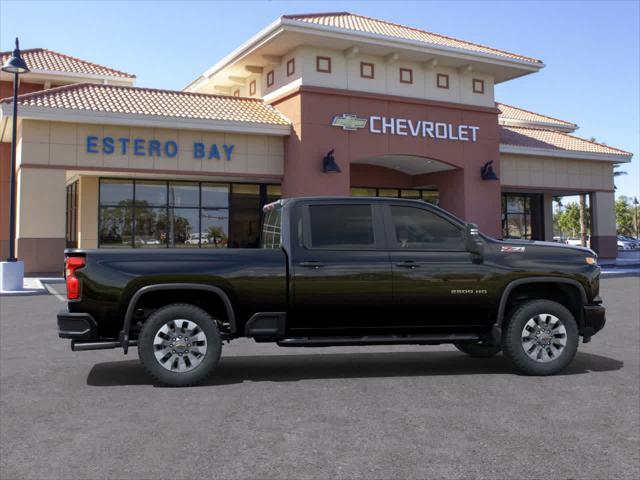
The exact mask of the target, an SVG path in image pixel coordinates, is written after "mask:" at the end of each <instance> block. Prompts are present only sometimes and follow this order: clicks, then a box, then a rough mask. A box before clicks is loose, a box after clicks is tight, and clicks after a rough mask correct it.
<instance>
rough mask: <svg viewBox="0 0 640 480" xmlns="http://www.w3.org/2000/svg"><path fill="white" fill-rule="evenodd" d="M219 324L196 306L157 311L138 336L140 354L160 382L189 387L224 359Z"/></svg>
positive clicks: (203, 377)
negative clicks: (221, 356) (221, 355)
mask: <svg viewBox="0 0 640 480" xmlns="http://www.w3.org/2000/svg"><path fill="white" fill-rule="evenodd" d="M221 350H222V342H221V340H220V334H219V332H218V327H217V325H216V322H215V320H214V319H213V318H211V316H210V315H209V314H208V313H207V312H205V311H204V310H202V309H201V308H198V307H196V306H194V305H189V304H183V303H175V304H171V305H167V306H166V307H162V308H160V309H159V310H157V311H155V312H154V313H153V314H151V316H150V317H149V318H148V319H147V321H146V322H145V324H144V325H143V326H142V330H141V331H140V335H139V336H138V355H139V357H140V361H141V362H142V365H143V366H144V368H145V370H146V371H147V372H148V373H149V374H150V375H151V376H152V377H153V378H154V379H156V380H157V381H158V382H160V383H162V384H164V385H168V386H172V387H185V386H189V385H194V384H196V383H198V382H201V381H202V380H204V379H205V378H206V377H207V376H209V374H210V373H211V372H212V371H213V369H214V368H215V366H216V365H217V364H218V360H219V359H220V352H221Z"/></svg>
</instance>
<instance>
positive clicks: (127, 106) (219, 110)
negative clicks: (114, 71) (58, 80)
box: [0, 83, 290, 125]
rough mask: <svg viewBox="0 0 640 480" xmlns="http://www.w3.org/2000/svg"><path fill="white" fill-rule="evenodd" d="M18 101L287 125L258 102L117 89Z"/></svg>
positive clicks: (82, 86)
mask: <svg viewBox="0 0 640 480" xmlns="http://www.w3.org/2000/svg"><path fill="white" fill-rule="evenodd" d="M11 100H12V99H11V98H5V99H3V100H1V101H0V102H1V103H11ZM18 101H19V103H18V105H22V106H25V107H45V108H64V109H71V110H84V111H93V112H110V113H123V114H137V115H156V116H163V117H175V118H185V119H187V118H188V119H199V120H221V121H232V122H256V123H265V124H273V125H289V124H290V123H289V121H288V120H287V119H286V118H285V117H284V116H283V115H282V114H281V113H280V112H279V111H278V110H276V109H275V108H273V107H271V106H270V105H267V104H266V103H264V102H263V101H262V100H261V99H254V98H244V97H230V96H222V95H208V94H202V93H189V92H181V91H173V90H157V89H151V88H139V87H125V86H116V85H97V84H90V83H76V84H73V85H68V86H64V87H57V88H52V89H49V90H42V91H39V92H34V93H29V94H26V95H21V96H20V97H18Z"/></svg>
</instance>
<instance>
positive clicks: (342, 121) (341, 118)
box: [331, 113, 367, 132]
mask: <svg viewBox="0 0 640 480" xmlns="http://www.w3.org/2000/svg"><path fill="white" fill-rule="evenodd" d="M331 125H332V126H334V127H342V129H343V130H349V131H352V132H355V131H356V130H358V129H359V128H364V127H366V126H367V119H366V118H358V116H357V115H353V114H351V113H343V114H342V115H336V116H335V117H333V121H332V122H331Z"/></svg>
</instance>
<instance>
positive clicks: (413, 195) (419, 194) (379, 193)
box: [351, 187, 439, 205]
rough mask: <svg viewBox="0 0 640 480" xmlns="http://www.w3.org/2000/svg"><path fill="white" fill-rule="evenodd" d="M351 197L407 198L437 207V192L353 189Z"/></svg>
mask: <svg viewBox="0 0 640 480" xmlns="http://www.w3.org/2000/svg"><path fill="white" fill-rule="evenodd" d="M351 196H352V197H391V198H397V197H400V198H409V199H412V200H420V199H422V200H424V201H425V202H427V203H432V204H434V205H438V196H439V195H438V191H437V190H423V189H402V190H398V189H395V188H367V187H354V188H352V189H351Z"/></svg>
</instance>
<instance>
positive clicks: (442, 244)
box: [390, 206, 464, 250]
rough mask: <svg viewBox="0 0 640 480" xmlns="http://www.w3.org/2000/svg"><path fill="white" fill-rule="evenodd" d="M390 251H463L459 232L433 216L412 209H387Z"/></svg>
mask: <svg viewBox="0 0 640 480" xmlns="http://www.w3.org/2000/svg"><path fill="white" fill-rule="evenodd" d="M390 208H391V218H392V220H393V227H394V234H395V236H394V240H395V245H394V246H393V247H394V248H399V249H407V250H463V249H464V240H463V235H462V230H461V229H460V228H458V227H457V226H456V225H454V224H453V223H451V222H449V221H448V220H445V219H444V218H442V217H440V216H438V215H436V214H435V213H431V212H428V211H426V210H422V209H420V208H414V207H401V206H391V207H390Z"/></svg>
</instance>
